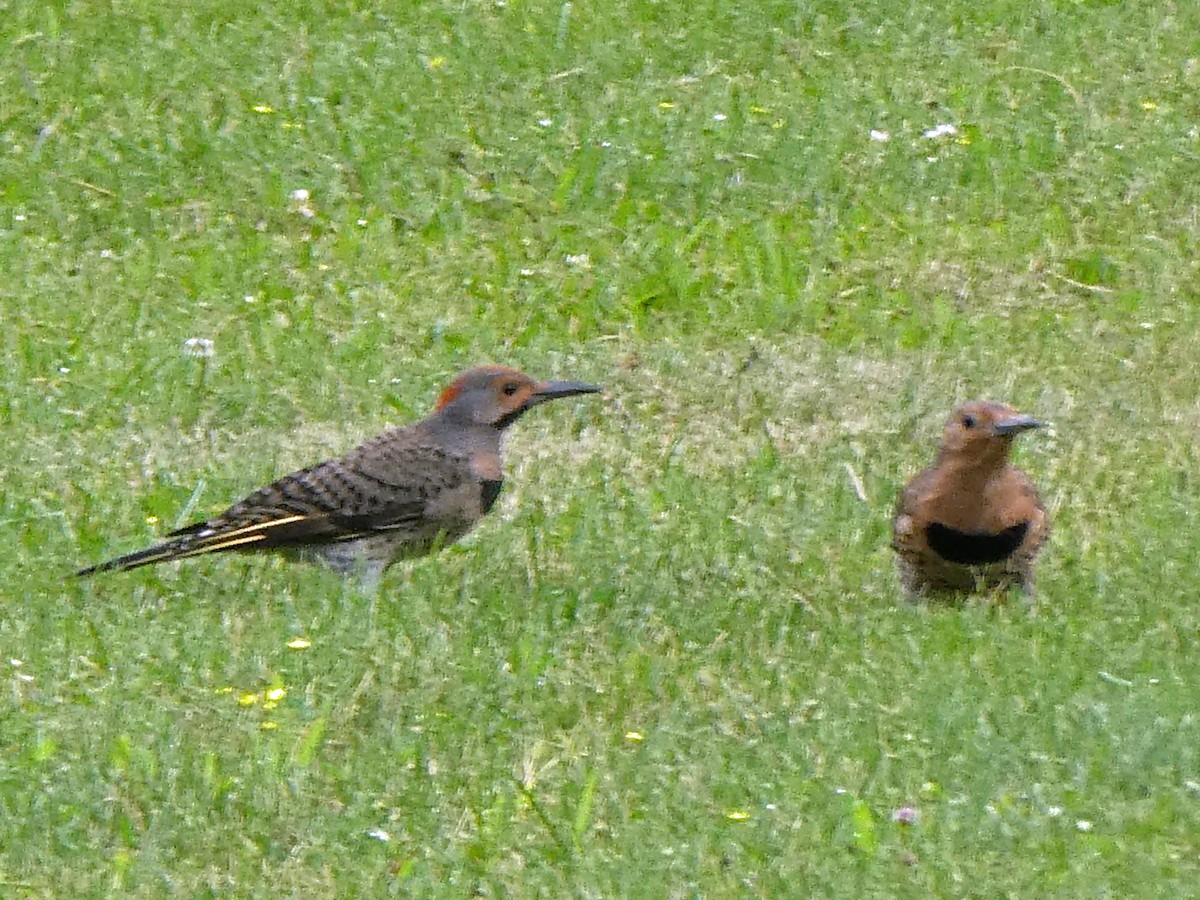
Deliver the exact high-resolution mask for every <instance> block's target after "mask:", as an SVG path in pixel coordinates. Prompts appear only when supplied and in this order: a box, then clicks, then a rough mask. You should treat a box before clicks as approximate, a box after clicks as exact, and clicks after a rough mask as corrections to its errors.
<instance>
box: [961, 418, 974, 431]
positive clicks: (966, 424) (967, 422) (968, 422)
mask: <svg viewBox="0 0 1200 900" xmlns="http://www.w3.org/2000/svg"><path fill="white" fill-rule="evenodd" d="M962 423H963V428H974V427H975V417H974V416H971V415H966V416H963V417H962Z"/></svg>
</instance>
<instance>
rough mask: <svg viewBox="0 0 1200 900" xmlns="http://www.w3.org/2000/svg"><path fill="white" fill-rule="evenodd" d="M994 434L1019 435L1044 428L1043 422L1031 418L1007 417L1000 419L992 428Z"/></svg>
mask: <svg viewBox="0 0 1200 900" xmlns="http://www.w3.org/2000/svg"><path fill="white" fill-rule="evenodd" d="M992 427H993V428H994V429H995V430H996V434H1004V435H1009V434H1020V433H1021V432H1022V431H1029V430H1030V429H1033V428H1043V427H1045V423H1044V422H1039V421H1038V420H1037V419H1035V418H1034V417H1033V416H1024V415H1018V416H1009V417H1008V418H1007V419H1000V420H999V421H997V422H996V423H995V424H994V425H993V426H992Z"/></svg>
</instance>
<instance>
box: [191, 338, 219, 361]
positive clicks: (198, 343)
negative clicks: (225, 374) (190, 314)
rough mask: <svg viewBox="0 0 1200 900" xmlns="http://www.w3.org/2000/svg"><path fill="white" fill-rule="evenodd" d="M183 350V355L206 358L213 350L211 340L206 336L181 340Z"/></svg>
mask: <svg viewBox="0 0 1200 900" xmlns="http://www.w3.org/2000/svg"><path fill="white" fill-rule="evenodd" d="M183 352H184V355H185V356H195V357H198V358H202V359H207V358H208V357H210V356H212V355H213V353H214V352H215V351H214V349H213V342H212V341H211V340H209V339H208V338H202V337H193V338H188V339H187V340H186V341H184V342H183Z"/></svg>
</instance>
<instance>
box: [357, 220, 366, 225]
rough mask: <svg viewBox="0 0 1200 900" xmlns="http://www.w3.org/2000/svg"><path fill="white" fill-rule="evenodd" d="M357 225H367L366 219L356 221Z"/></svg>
mask: <svg viewBox="0 0 1200 900" xmlns="http://www.w3.org/2000/svg"><path fill="white" fill-rule="evenodd" d="M358 224H359V225H366V224H367V220H366V219H359V220H358Z"/></svg>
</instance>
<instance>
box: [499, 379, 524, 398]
mask: <svg viewBox="0 0 1200 900" xmlns="http://www.w3.org/2000/svg"><path fill="white" fill-rule="evenodd" d="M519 389H520V385H519V384H517V383H516V382H515V381H510V382H508V383H507V384H505V385H504V387H502V388H501V390H502V391H504V396H505V397H511V396H512V395H513V394H515V393H516V392H517V391H518V390H519Z"/></svg>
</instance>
